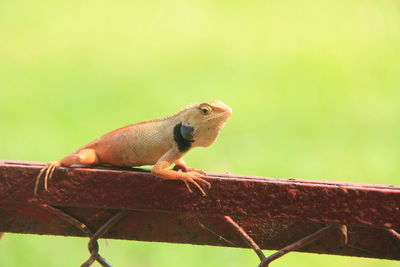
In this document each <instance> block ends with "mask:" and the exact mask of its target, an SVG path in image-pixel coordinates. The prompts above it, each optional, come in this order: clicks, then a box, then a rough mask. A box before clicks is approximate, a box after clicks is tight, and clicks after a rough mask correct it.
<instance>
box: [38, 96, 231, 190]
mask: <svg viewBox="0 0 400 267" xmlns="http://www.w3.org/2000/svg"><path fill="white" fill-rule="evenodd" d="M231 114H232V110H231V109H230V108H229V107H228V106H227V105H225V104H224V103H223V102H221V101H211V102H206V103H202V104H197V105H191V106H188V107H186V108H185V109H183V110H182V111H180V112H178V113H176V114H175V115H172V116H170V117H166V118H163V119H158V120H151V121H145V122H139V123H135V124H131V125H128V126H125V127H122V128H119V129H117V130H114V131H111V132H109V133H107V134H105V135H103V136H102V137H100V138H98V139H96V140H94V141H93V142H91V143H89V144H87V145H85V146H83V147H82V148H80V149H78V150H77V151H75V152H74V153H71V154H69V155H68V156H66V157H64V158H62V159H61V160H58V161H52V162H49V163H47V164H46V166H45V167H43V168H42V169H41V171H40V173H39V175H38V176H37V179H36V183H35V190H34V192H35V195H36V194H37V191H38V187H39V182H40V178H41V177H43V179H44V188H45V190H46V191H48V180H50V179H51V177H52V175H53V174H54V172H55V171H56V169H57V168H58V167H60V166H64V167H69V166H71V165H73V164H84V165H105V166H117V167H126V166H129V167H133V166H141V165H154V166H153V168H152V170H151V173H152V174H153V175H154V176H156V177H159V178H162V179H170V180H182V181H183V182H184V183H185V185H186V187H187V188H188V190H189V192H192V190H191V189H190V186H189V183H192V184H194V185H195V186H196V187H197V188H198V189H199V190H200V192H201V193H202V194H203V195H205V192H204V190H203V188H202V187H201V186H200V185H199V184H204V185H206V186H208V187H210V186H211V185H210V183H209V182H207V181H206V180H204V179H203V178H202V177H203V175H204V174H205V173H204V172H203V171H201V170H198V169H193V168H189V167H187V166H186V165H185V163H184V161H183V159H182V157H183V156H184V155H185V154H186V153H187V152H188V151H189V150H190V149H192V148H193V147H208V146H209V145H211V144H212V143H213V142H214V140H215V139H216V138H217V136H218V135H219V133H220V131H221V130H222V128H223V126H224V124H225V122H226V120H227V119H228V118H229V117H230V116H231ZM173 163H175V164H176V166H175V168H174V169H173V170H169V169H166V168H167V167H169V166H170V165H171V164H173Z"/></svg>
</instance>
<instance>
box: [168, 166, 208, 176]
mask: <svg viewBox="0 0 400 267" xmlns="http://www.w3.org/2000/svg"><path fill="white" fill-rule="evenodd" d="M172 169H173V170H174V171H179V170H181V171H183V172H197V173H200V174H204V175H205V174H206V172H205V171H203V170H200V169H195V168H191V167H188V166H187V165H184V164H175V166H174V168H172Z"/></svg>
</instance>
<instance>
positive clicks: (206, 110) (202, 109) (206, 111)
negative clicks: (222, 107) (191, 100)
mask: <svg viewBox="0 0 400 267" xmlns="http://www.w3.org/2000/svg"><path fill="white" fill-rule="evenodd" d="M200 113H201V114H203V115H208V114H210V113H211V107H210V106H207V105H202V106H200Z"/></svg>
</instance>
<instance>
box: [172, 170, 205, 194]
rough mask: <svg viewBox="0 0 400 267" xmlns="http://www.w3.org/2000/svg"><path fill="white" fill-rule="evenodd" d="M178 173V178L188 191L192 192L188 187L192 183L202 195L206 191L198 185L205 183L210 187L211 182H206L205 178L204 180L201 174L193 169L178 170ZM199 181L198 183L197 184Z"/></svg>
mask: <svg viewBox="0 0 400 267" xmlns="http://www.w3.org/2000/svg"><path fill="white" fill-rule="evenodd" d="M178 173H180V175H179V180H182V181H183V182H184V183H185V185H186V188H187V189H188V191H189V192H190V193H193V191H192V189H191V188H190V185H189V184H194V185H195V186H196V187H197V188H198V189H199V190H200V192H201V193H202V195H203V196H206V192H205V191H204V189H203V188H202V187H201V186H200V184H204V185H206V186H207V187H208V188H211V184H210V183H209V182H207V181H206V180H204V179H203V178H202V177H203V175H202V174H199V173H198V172H195V171H191V172H185V173H182V170H178ZM199 183H200V184H199Z"/></svg>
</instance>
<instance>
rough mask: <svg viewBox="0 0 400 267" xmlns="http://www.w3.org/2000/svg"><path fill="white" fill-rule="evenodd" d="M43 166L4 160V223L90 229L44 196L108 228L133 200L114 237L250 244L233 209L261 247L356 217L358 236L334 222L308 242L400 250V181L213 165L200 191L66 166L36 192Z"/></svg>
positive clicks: (388, 255) (324, 248)
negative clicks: (241, 172) (266, 174)
mask: <svg viewBox="0 0 400 267" xmlns="http://www.w3.org/2000/svg"><path fill="white" fill-rule="evenodd" d="M42 166H43V163H29V162H10V161H7V162H6V161H2V162H1V161H0V199H1V201H0V231H3V232H17V233H35V234H54V235H68V236H85V235H86V234H85V233H83V232H82V231H81V230H79V229H77V228H75V227H74V226H72V225H71V224H69V223H68V222H65V220H62V219H60V218H59V217H57V216H55V215H54V214H51V213H49V212H46V211H44V210H43V209H41V208H39V207H38V206H37V204H47V205H54V206H56V207H57V208H58V209H60V210H62V211H63V212H65V213H67V214H69V215H71V216H73V217H74V218H76V219H77V220H79V221H81V222H83V223H84V224H85V225H87V227H88V228H89V229H99V228H100V227H101V226H102V225H103V224H104V222H105V221H107V220H109V219H110V218H111V217H112V216H113V215H114V214H116V213H117V212H118V211H119V210H120V209H125V210H131V211H135V212H132V213H130V214H129V215H127V216H126V217H125V218H124V219H123V220H121V221H120V222H119V223H118V224H116V225H115V226H114V227H113V228H112V229H111V230H110V231H109V232H107V233H105V234H104V237H105V238H117V239H130V240H143V241H161V242H174V243H191V244H202V245H216V246H233V245H235V244H236V245H237V246H239V247H244V248H248V243H247V242H246V241H244V240H243V238H242V237H241V236H239V235H238V233H237V231H236V230H235V229H233V228H232V226H231V225H229V224H227V223H226V222H225V221H224V220H221V217H222V216H230V217H232V218H233V219H234V221H235V222H237V224H238V225H240V226H241V227H242V228H243V229H246V232H247V233H249V235H251V237H252V239H254V241H255V242H256V244H258V245H259V247H260V248H261V249H280V248H282V247H285V246H286V245H287V244H291V243H293V242H296V241H297V240H299V239H301V238H303V237H304V236H306V235H308V234H311V233H313V232H315V231H317V230H318V229H321V228H322V227H324V226H325V225H326V224H337V225H347V227H348V236H347V238H348V244H344V243H343V241H342V240H340V239H341V238H340V236H341V235H340V233H339V232H335V231H332V232H329V233H327V234H326V235H324V236H323V237H321V238H320V239H318V240H316V241H315V242H313V243H311V244H309V245H307V246H306V247H303V248H300V249H299V250H298V251H304V252H313V253H327V254H338V255H352V256H362V257H375V258H385V259H395V260H400V253H399V252H400V242H399V239H398V238H396V235H395V234H394V233H397V234H398V232H399V229H400V210H399V207H400V187H398V186H385V185H382V186H380V185H364V184H352V183H338V182H328V181H305V180H293V179H271V178H262V177H244V176H237V175H222V174H218V175H217V174H213V175H209V176H208V178H207V180H208V181H210V182H211V183H212V187H211V189H210V190H208V191H207V196H206V197H203V196H201V194H199V193H192V194H190V193H189V192H187V189H186V188H185V186H184V184H183V183H181V182H179V181H163V180H160V179H157V178H154V177H153V176H152V175H151V174H150V173H148V172H146V171H141V170H137V169H135V170H131V169H122V170H116V169H112V170H109V169H104V168H102V169H100V168H60V169H58V170H56V172H55V175H54V177H53V179H52V180H51V181H50V184H49V192H45V191H43V189H40V190H39V194H38V196H34V194H33V188H34V183H35V179H36V176H37V174H38V172H39V170H40V168H41V167H42ZM199 222H201V224H200V223H199ZM206 228H207V229H209V230H205V229H206ZM389 229H392V230H389ZM210 231H212V232H214V233H216V234H217V235H216V234H213V233H212V232H210ZM222 237H223V238H222Z"/></svg>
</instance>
